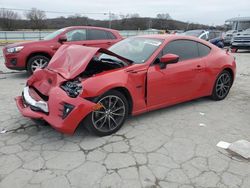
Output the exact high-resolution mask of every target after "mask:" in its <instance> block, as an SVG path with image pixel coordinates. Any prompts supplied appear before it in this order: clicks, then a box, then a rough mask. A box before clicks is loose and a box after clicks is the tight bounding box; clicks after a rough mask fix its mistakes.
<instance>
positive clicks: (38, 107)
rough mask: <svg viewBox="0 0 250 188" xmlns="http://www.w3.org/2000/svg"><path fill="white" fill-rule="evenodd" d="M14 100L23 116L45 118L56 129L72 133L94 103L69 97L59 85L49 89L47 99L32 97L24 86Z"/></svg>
mask: <svg viewBox="0 0 250 188" xmlns="http://www.w3.org/2000/svg"><path fill="white" fill-rule="evenodd" d="M15 100H16V104H17V107H18V109H19V111H20V112H21V114H22V115H23V116H25V117H29V118H33V119H42V120H45V121H46V122H48V123H49V124H50V125H51V126H52V127H53V128H55V129H56V130H58V131H60V132H62V133H66V134H73V133H74V131H75V129H76V128H77V126H78V125H79V123H80V122H81V121H82V120H83V119H84V118H85V117H86V116H87V115H88V114H89V113H90V112H91V111H93V109H94V107H95V105H96V104H95V103H93V102H91V101H88V100H86V99H83V98H81V97H77V98H70V97H69V96H68V95H67V94H66V93H65V91H63V90H62V89H61V88H60V87H53V88H52V89H51V90H50V92H49V99H48V101H42V100H35V99H34V98H32V96H31V95H30V93H29V87H25V88H24V90H23V94H22V96H18V97H16V98H15ZM69 107H70V108H69Z"/></svg>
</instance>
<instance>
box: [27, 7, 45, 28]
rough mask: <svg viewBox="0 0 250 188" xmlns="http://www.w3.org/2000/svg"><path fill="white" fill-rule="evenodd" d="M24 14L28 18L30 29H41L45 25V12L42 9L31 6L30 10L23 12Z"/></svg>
mask: <svg viewBox="0 0 250 188" xmlns="http://www.w3.org/2000/svg"><path fill="white" fill-rule="evenodd" d="M25 16H26V18H27V19H28V20H30V24H31V29H33V30H35V29H38V30H41V29H44V28H45V27H46V25H45V19H46V14H45V12H44V11H42V10H39V9H36V8H32V9H31V10H30V11H28V12H26V13H25Z"/></svg>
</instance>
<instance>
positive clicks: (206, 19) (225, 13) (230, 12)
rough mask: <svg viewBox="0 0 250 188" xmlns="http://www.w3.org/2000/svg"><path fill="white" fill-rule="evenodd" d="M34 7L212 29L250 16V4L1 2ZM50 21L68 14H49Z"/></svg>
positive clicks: (232, 0) (243, 0)
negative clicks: (165, 17) (161, 16)
mask: <svg viewBox="0 0 250 188" xmlns="http://www.w3.org/2000/svg"><path fill="white" fill-rule="evenodd" d="M32 7H35V8H38V9H42V10H49V11H62V12H75V13H81V12H82V13H100V12H109V11H111V12H112V13H115V14H117V15H119V14H126V13H138V14H140V16H145V17H146V16H147V17H156V15H157V14H158V13H169V14H170V16H171V17H172V18H173V19H176V20H181V21H189V22H197V23H203V24H209V25H219V24H223V23H224V21H225V20H226V19H228V18H232V17H238V16H250V0H178V1H177V0H171V1H170V0H123V1H121V0H104V1H101V0H0V8H22V9H30V8H32ZM46 14H47V17H58V16H67V14H60V15H59V14H52V13H46ZM86 16H88V17H91V18H98V19H100V18H102V19H108V16H107V15H106V16H105V15H98V14H86Z"/></svg>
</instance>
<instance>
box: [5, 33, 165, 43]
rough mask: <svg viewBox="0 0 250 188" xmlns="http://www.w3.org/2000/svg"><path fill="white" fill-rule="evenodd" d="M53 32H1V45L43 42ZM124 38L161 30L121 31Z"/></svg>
mask: <svg viewBox="0 0 250 188" xmlns="http://www.w3.org/2000/svg"><path fill="white" fill-rule="evenodd" d="M51 32H53V31H0V43H2V44H6V43H14V42H19V41H30V40H42V39H43V38H44V37H45V36H46V35H48V34H49V33H51ZM119 32H120V34H121V35H122V36H123V37H130V36H135V35H147V34H158V33H160V32H161V31H159V30H123V31H119Z"/></svg>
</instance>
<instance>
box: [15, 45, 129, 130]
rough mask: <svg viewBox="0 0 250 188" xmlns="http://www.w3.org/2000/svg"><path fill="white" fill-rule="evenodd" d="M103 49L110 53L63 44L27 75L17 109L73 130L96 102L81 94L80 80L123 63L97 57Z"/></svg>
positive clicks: (52, 124)
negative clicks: (42, 66)
mask: <svg viewBox="0 0 250 188" xmlns="http://www.w3.org/2000/svg"><path fill="white" fill-rule="evenodd" d="M104 51H105V52H106V53H109V54H112V52H109V51H107V50H103V49H100V48H89V47H82V46H77V45H71V46H67V45H64V46H62V47H61V48H60V49H59V50H58V52H57V53H56V54H55V55H54V57H53V58H52V59H51V62H50V64H49V65H48V67H47V68H45V69H43V70H37V71H35V72H34V74H33V75H32V76H31V77H30V78H29V79H28V81H27V86H26V87H25V88H24V89H23V93H22V96H18V97H17V98H16V104H17V107H18V109H19V111H20V112H21V113H22V115H23V116H25V117H29V118H34V119H43V120H45V121H46V122H48V123H49V124H50V125H51V126H52V127H54V128H55V129H57V130H58V131H60V132H63V133H67V134H73V133H74V131H75V129H76V128H77V126H78V125H79V124H80V122H81V121H82V119H83V118H84V117H86V116H87V115H88V114H89V113H90V112H92V111H93V110H95V109H96V107H97V106H98V104H96V103H94V102H92V101H89V100H88V99H85V98H83V97H82V95H81V94H82V92H84V90H85V88H84V86H83V81H84V80H85V79H87V78H88V77H91V76H93V75H96V74H99V73H101V72H103V71H109V70H113V69H117V68H122V67H124V66H123V65H122V64H119V63H118V64H116V63H114V62H111V63H110V62H107V61H106V60H105V61H102V60H99V59H97V58H96V55H98V54H99V53H103V52H104ZM113 55H114V54H113ZM117 57H118V56H117ZM124 61H125V60H124Z"/></svg>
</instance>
